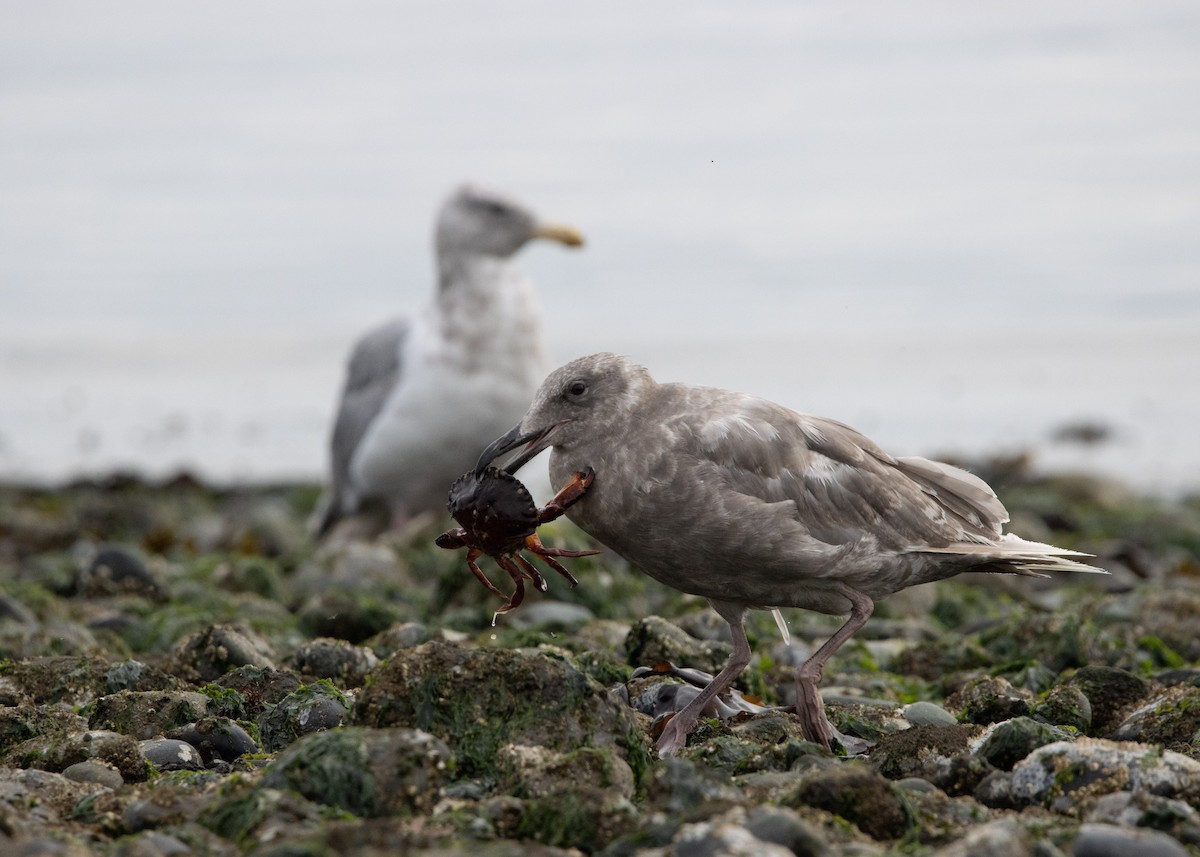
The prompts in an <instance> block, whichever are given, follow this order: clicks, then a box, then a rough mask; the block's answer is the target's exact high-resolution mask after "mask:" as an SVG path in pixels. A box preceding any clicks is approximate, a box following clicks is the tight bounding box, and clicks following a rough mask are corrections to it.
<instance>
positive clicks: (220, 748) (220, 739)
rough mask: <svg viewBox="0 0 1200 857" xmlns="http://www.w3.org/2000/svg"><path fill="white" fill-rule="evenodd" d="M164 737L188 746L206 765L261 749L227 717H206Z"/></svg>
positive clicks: (226, 760)
mask: <svg viewBox="0 0 1200 857" xmlns="http://www.w3.org/2000/svg"><path fill="white" fill-rule="evenodd" d="M167 737H169V738H175V739H178V740H180V741H186V742H187V743H188V744H191V745H192V746H193V747H195V748H196V750H197V751H199V753H200V756H201V757H202V758H203V759H204V762H205V764H207V765H211V764H212V763H213V762H215V761H217V760H220V761H223V762H232V761H234V760H236V759H238V758H240V757H241V756H244V755H246V754H247V753H257V752H258V751H259V749H260V748H259V746H258V744H257V743H256V742H255V740H254V739H253V738H251V737H250V734H249V733H248V732H247V731H246V730H245V729H243V728H242V727H241V726H239V725H238V724H237V722H236V721H233V720H230V719H229V718H228V717H205V718H203V719H202V720H198V721H196V722H195V723H189V724H187V725H186V726H182V727H180V728H179V729H176V730H174V731H173V732H171V733H170V734H169V735H168V736H167Z"/></svg>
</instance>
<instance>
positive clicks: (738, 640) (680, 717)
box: [655, 599, 750, 757]
mask: <svg viewBox="0 0 1200 857" xmlns="http://www.w3.org/2000/svg"><path fill="white" fill-rule="evenodd" d="M709 603H710V604H712V606H713V609H714V610H716V611H717V612H718V613H720V614H721V618H722V619H724V620H725V621H726V622H728V623H729V633H730V634H732V635H733V654H731V655H730V656H729V660H728V661H726V663H725V666H724V667H722V668H721V671H720V672H719V673H717V677H716V678H714V679H713V680H712V681H711V682H709V683H708V687H706V688H704V690H703V691H701V692H700V694H699V695H698V696H697V697H696V698H695V699H693V700H692V701H691V702H689V703H688V704H687V705H685V706H684V708H683V710H682V711H680V712H679V713H678V714H676V715H675V716H674V717H673V718H671V721H670V722H669V723H668V724H667V725H666V727H665V728H664V729H663V732H662V735H660V736H658V743H657V744H656V745H655V749H656V750H657V751H658V755H659V756H660V757H666V756H674V755H675V754H676V753H678V752H679V751H680V750H681V749H683V746H684V745H685V744H687V736H688V735H689V734H690V733H691V731H692V729H694V728H695V726H696V723H697V722H699V720H700V715H701V713H702V712H703V711H704V709H705V707H707V705H708V703H709V702H710V701H712V698H713V697H714V696H716V695H717V694H719V693H721V692H722V691H723V690H725V688H727V687H729V685H731V684H733V681H734V679H736V678H737V677H738V676H739V675H741V674H742V670H744V669H745V668H746V666H747V665H748V664H749V663H750V643H749V641H747V640H746V629H745V628H744V627H742V620H743V617H745V615H746V608H745V607H742V606H740V605H736V604H729V603H727V602H724V601H712V600H711V599H710V601H709Z"/></svg>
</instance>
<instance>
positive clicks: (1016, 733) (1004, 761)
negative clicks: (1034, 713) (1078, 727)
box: [975, 717, 1075, 771]
mask: <svg viewBox="0 0 1200 857" xmlns="http://www.w3.org/2000/svg"><path fill="white" fill-rule="evenodd" d="M981 738H982V743H981V744H980V745H979V749H978V750H976V751H975V752H976V755H978V756H979V757H980V758H983V759H986V760H987V761H988V763H989V764H991V765H993V766H994V767H996V768H999V769H1000V770H1002V771H1011V770H1012V767H1013V765H1015V764H1016V763H1017V762H1019V761H1021V760H1022V759H1024V758H1025V757H1026V756H1028V755H1029V754H1030V753H1032V752H1033V751H1034V750H1036V749H1037V748H1038V747H1042V746H1045V745H1046V744H1053V743H1054V742H1055V741H1072V740H1074V738H1075V736H1074V735H1072V734H1070V733H1068V732H1064V731H1063V730H1062V729H1057V728H1055V727H1053V726H1050V725H1047V724H1045V723H1038V722H1037V721H1036V720H1032V719H1030V718H1028V717H1014V718H1013V719H1012V720H1007V721H1005V722H1004V723H998V724H996V725H995V726H994V727H993V728H991V729H989V730H988V731H987V732H986V733H984V735H983V736H981Z"/></svg>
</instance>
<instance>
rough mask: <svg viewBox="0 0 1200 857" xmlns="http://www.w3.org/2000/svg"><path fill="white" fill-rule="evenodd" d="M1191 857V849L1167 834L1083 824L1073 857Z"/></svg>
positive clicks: (1073, 849)
mask: <svg viewBox="0 0 1200 857" xmlns="http://www.w3.org/2000/svg"><path fill="white" fill-rule="evenodd" d="M1135 855H1136V857H1188V850H1187V849H1186V848H1184V847H1183V846H1182V845H1180V844H1179V843H1178V842H1176V841H1175V840H1174V839H1172V838H1171V837H1170V836H1168V835H1167V834H1165V833H1159V832H1158V831H1157V830H1146V829H1145V828H1134V829H1131V828H1128V827H1116V826H1114V825H1111V824H1083V825H1080V827H1079V835H1078V836H1077V837H1075V842H1074V843H1073V844H1072V845H1071V857H1135Z"/></svg>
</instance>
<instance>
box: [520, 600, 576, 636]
mask: <svg viewBox="0 0 1200 857" xmlns="http://www.w3.org/2000/svg"><path fill="white" fill-rule="evenodd" d="M595 618H596V614H594V613H593V612H592V611H591V610H589V609H588V608H587V607H584V606H583V605H582V604H571V603H570V602H568V601H534V602H533V603H526V604H525V605H524V606H523V607H522V608H521V609H520V610H514V611H513V612H512V613H510V614H509V615H508V617H507V619H508V622H509V624H511V625H512V627H514V628H520V629H527V628H540V629H542V630H544V631H571V630H574V629H575V628H579V627H581V626H583V625H586V624H587V623H588V622H591V621H592V620H593V619H595Z"/></svg>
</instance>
